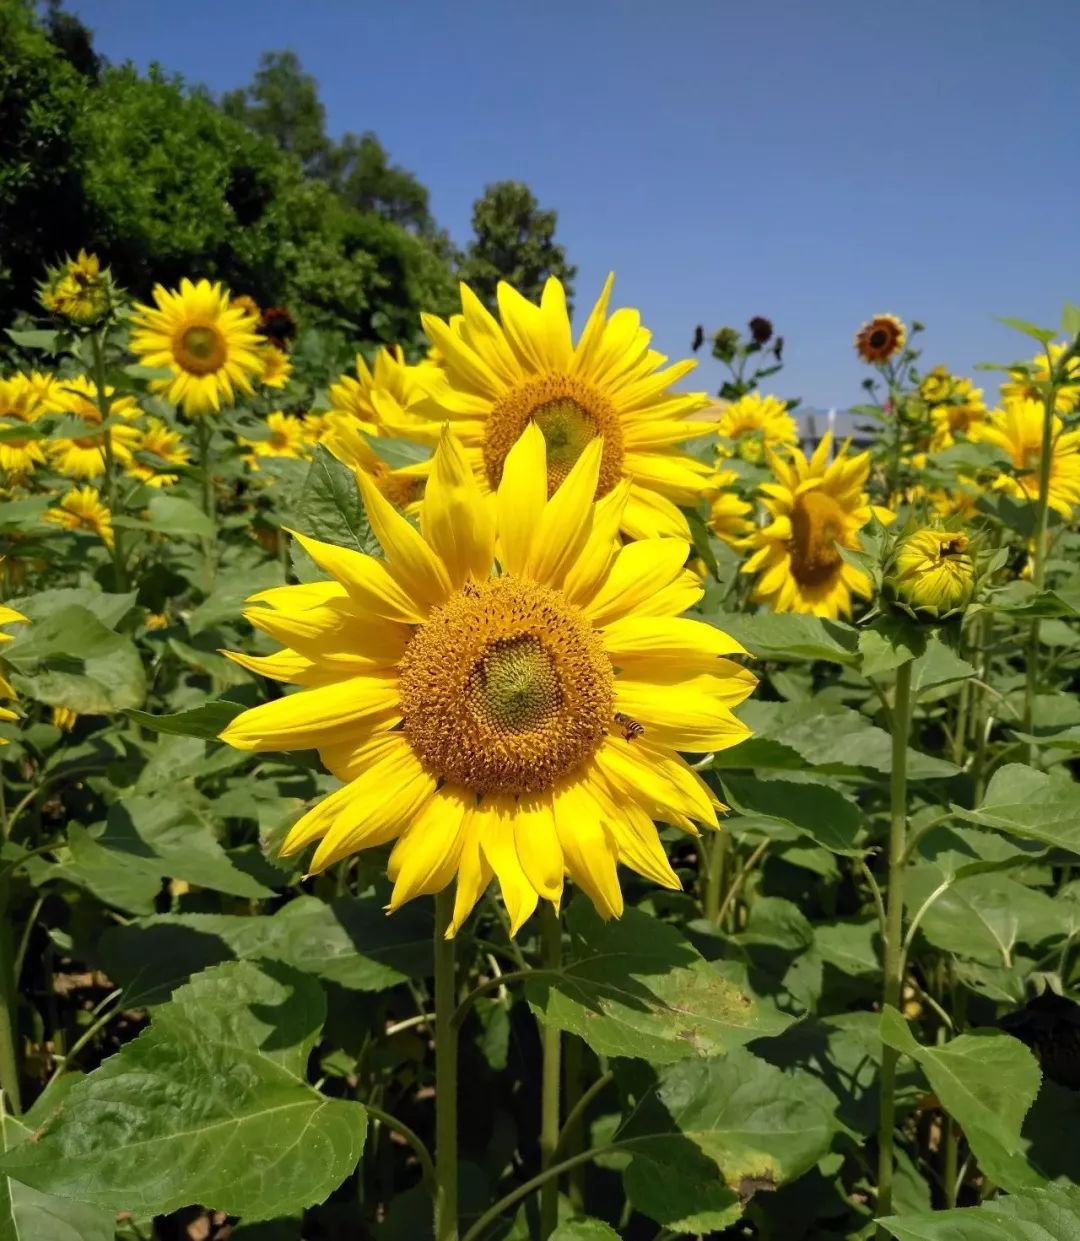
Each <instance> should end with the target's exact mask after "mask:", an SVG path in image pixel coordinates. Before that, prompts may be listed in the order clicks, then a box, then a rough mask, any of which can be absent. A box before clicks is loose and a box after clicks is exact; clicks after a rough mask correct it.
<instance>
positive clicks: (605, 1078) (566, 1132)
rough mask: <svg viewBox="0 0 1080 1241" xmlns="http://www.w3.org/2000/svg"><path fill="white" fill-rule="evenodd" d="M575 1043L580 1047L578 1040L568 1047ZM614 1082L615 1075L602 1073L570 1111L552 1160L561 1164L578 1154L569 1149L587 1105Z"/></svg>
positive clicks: (573, 1040)
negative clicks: (556, 1160)
mask: <svg viewBox="0 0 1080 1241" xmlns="http://www.w3.org/2000/svg"><path fill="white" fill-rule="evenodd" d="M575 1043H576V1044H577V1046H578V1047H580V1046H581V1045H582V1044H581V1040H580V1039H572V1040H571V1042H570V1043H569V1044H568V1046H573V1045H574V1044H575ZM614 1080H615V1074H614V1073H613V1072H611V1070H610V1069H609V1070H608V1071H607V1072H606V1073H602V1074H601V1075H600V1076H599V1077H598V1078H597V1079H596V1081H594V1082H593V1084H592V1085H591V1086H590V1087H589V1089H588V1090H586V1091H585V1092H584V1093H583V1094H582V1095H581V1097H580V1098H579V1099H578V1100H577V1102H576V1103H575V1104H574V1106H573V1107H572V1108H571V1109H570V1111H569V1112H568V1114H567V1117H566V1123H565V1124H564V1125H563V1127H562V1132H561V1133H560V1134H559V1140H558V1142H557V1143H556V1144H555V1154H554V1156H553V1158H554V1159H558V1160H559V1161H560V1162H561V1161H562V1160H563V1159H564V1158H565V1159H570V1158H572V1157H573V1156H575V1155H577V1154H578V1153H579V1152H578V1151H575V1150H571V1149H570V1148H571V1147H572V1146H573V1145H574V1142H575V1135H576V1134H578V1133H580V1130H581V1122H582V1121H583V1120H584V1119H585V1113H586V1112H587V1111H588V1110H589V1104H590V1103H592V1101H593V1100H594V1099H595V1098H596V1097H597V1096H598V1095H601V1094H603V1093H604V1091H605V1090H607V1088H608V1087H609V1086H610V1085H611V1083H612V1082H613V1081H614Z"/></svg>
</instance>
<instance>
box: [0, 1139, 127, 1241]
mask: <svg viewBox="0 0 1080 1241" xmlns="http://www.w3.org/2000/svg"><path fill="white" fill-rule="evenodd" d="M32 1135H33V1130H32V1129H30V1128H28V1127H27V1126H26V1125H24V1124H22V1122H21V1121H19V1120H17V1119H16V1118H15V1117H14V1116H4V1118H3V1120H2V1121H0V1146H2V1148H3V1150H5V1151H9V1150H12V1149H14V1148H15V1147H17V1146H19V1145H20V1144H21V1143H23V1142H25V1141H27V1139H28V1138H30V1137H31V1136H32ZM115 1235H116V1213H115V1212H114V1211H110V1210H108V1209H106V1208H104V1207H100V1206H87V1205H86V1204H85V1203H82V1202H72V1201H70V1200H69V1199H66V1198H57V1197H55V1196H54V1195H53V1194H47V1193H42V1191H41V1190H40V1189H34V1188H33V1187H32V1186H30V1185H24V1184H23V1183H22V1182H21V1181H14V1180H12V1179H11V1178H10V1177H8V1176H0V1241H113V1238H114V1236H115Z"/></svg>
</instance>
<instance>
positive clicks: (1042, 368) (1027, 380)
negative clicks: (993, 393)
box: [1001, 343, 1080, 414]
mask: <svg viewBox="0 0 1080 1241" xmlns="http://www.w3.org/2000/svg"><path fill="white" fill-rule="evenodd" d="M1069 347H1070V346H1069V345H1067V344H1061V345H1056V344H1053V343H1051V344H1049V345H1047V349H1048V350H1049V352H1050V361H1049V362H1048V361H1047V358H1046V354H1045V353H1043V354H1039V355H1038V356H1036V357H1034V358H1032V359H1031V362H1030V364H1029V365H1030V373H1029V372H1028V371H1024V370H1013V371H1010V372H1009V373H1010V375H1011V376H1012V378H1011V380H1009V381H1008V382H1006V383H1003V384H1002V385H1001V397H1002V400H1003V401H1006V402H1007V401H1010V400H1015V399H1017V398H1021V397H1023V398H1027V399H1029V400H1039V401H1041V400H1042V399H1043V396H1042V385H1043V384H1045V383H1046V381H1047V380H1048V379H1049V378H1050V365H1051V364H1052V365H1053V366H1054V368H1055V369H1057V367H1058V366H1059V365H1060V364H1061V356H1062V354H1063V353H1064V352H1065V351H1066V349H1068V348H1069ZM1078 405H1080V358H1078V357H1071V358H1069V360H1068V361H1067V362H1066V363H1065V375H1064V378H1063V381H1062V383H1061V386H1060V387H1059V388H1058V389H1057V391H1056V392H1055V393H1054V408H1055V409H1056V410H1057V412H1058V413H1059V414H1071V413H1073V412H1074V410H1075V409H1076V407H1077V406H1078Z"/></svg>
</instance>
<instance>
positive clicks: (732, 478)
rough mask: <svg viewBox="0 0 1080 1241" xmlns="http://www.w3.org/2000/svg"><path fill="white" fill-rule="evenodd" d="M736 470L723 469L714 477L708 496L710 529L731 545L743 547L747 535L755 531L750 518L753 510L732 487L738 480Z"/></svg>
mask: <svg viewBox="0 0 1080 1241" xmlns="http://www.w3.org/2000/svg"><path fill="white" fill-rule="evenodd" d="M738 477H739V476H738V475H737V474H736V473H735V471H734V470H721V471H720V472H719V473H718V474H717V475H716V476H715V477H714V478H713V480H712V489H711V490H710V491H709V492H708V494H707V495H706V499H707V500H708V501H709V529H710V530H711V531H712V532H713V534H715V535H716V537H717V538H718V539H722V540H723V542H725V543H727V545H728V546H729V547H743V546H745V540H746V537H747V535H748V534H749V533H750V532H751V530H753V528H754V523H753V521H752V520H751V518H750V515H751V513H753V511H754V507H753V505H752V504H747V502H746V501H745V500H744V499H743V498H742V497H741V496H740V495H739V493H738V492H737V491H735V490H734V489H733V488H734V486H735V484H736V483H737V482H738Z"/></svg>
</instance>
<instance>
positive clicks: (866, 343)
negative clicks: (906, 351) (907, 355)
mask: <svg viewBox="0 0 1080 1241" xmlns="http://www.w3.org/2000/svg"><path fill="white" fill-rule="evenodd" d="M906 340H907V329H906V328H905V327H904V325H903V323H902V322H901V321H900V320H899V319H898V318H897V317H896V316H895V315H875V316H874V317H873V318H872V319H871V320H870V322H869V323H864V324H863V325H862V327H861V328H860V329H859V331H858V333H857V334H856V336H855V349H856V352H857V353H858V355H859V357H860V358H862V360H863V361H864V362H869V363H871V364H872V365H874V366H880V365H881V363H883V362H888V361H889V359H890V358H894V357H895V356H896V355H897V354H898V353H899V352H900V350H901V349H903V347H904V344H905V342H906Z"/></svg>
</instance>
